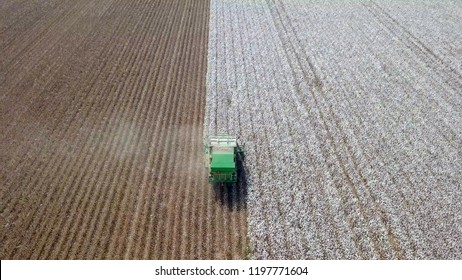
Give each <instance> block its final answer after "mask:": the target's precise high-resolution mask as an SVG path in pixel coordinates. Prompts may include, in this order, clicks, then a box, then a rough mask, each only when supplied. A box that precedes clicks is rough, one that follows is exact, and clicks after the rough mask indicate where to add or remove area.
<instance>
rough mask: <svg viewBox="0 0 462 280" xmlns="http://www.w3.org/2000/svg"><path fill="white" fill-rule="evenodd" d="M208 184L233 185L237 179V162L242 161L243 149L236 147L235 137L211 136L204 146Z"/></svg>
mask: <svg viewBox="0 0 462 280" xmlns="http://www.w3.org/2000/svg"><path fill="white" fill-rule="evenodd" d="M205 156H206V163H207V167H208V170H209V182H210V183H211V184H214V183H219V184H220V185H221V186H223V185H224V184H233V183H236V182H237V179H238V171H239V170H238V161H242V160H244V147H243V146H240V145H238V143H237V140H236V137H232V136H228V135H224V134H221V135H217V136H211V137H210V138H209V141H208V143H207V144H206V145H205Z"/></svg>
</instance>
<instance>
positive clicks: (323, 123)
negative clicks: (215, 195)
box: [204, 0, 462, 259]
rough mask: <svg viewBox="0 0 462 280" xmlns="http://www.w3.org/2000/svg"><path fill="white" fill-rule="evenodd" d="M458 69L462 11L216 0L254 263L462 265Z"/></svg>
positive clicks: (217, 125) (217, 63)
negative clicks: (242, 148) (241, 151)
mask: <svg viewBox="0 0 462 280" xmlns="http://www.w3.org/2000/svg"><path fill="white" fill-rule="evenodd" d="M461 65H462V1H443V0H441V1H417V0H415V1H391V0H389V1H359V0H356V1H302V0H300V1H295V0H293V1H277V0H274V1H270V0H268V1H263V0H239V1H238V0H212V1H211V15H210V33H209V46H208V70H207V71H208V72H207V100H206V115H205V131H204V134H205V135H210V134H215V133H229V134H231V135H236V136H238V137H239V139H240V141H241V142H243V143H245V144H246V160H245V163H244V166H245V174H246V182H245V184H246V187H247V193H248V194H247V211H248V236H249V244H250V245H249V246H250V250H249V255H250V257H251V258H254V259H461V258H462V66H461ZM241 183H242V182H241Z"/></svg>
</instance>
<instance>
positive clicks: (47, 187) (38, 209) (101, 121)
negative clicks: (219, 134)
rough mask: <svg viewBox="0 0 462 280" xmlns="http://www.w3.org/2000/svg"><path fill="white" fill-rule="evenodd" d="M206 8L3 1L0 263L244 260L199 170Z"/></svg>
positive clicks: (239, 199)
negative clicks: (62, 260)
mask: <svg viewBox="0 0 462 280" xmlns="http://www.w3.org/2000/svg"><path fill="white" fill-rule="evenodd" d="M208 21H209V2H208V1H207V0H199V1H198V0H190V1H170V0H161V1H143V0H139V1H123V0H104V1H92V0H78V1H75V0H65V1H57V0H47V1H20V0H12V1H2V4H0V100H1V101H0V131H1V132H2V133H1V135H0V145H1V150H0V162H1V164H0V186H1V187H0V201H1V204H0V226H1V227H0V258H1V259H114V258H116V259H119V258H126V259H148V258H154V259H176V258H182V259H195V258H219V259H222V258H243V257H244V256H245V251H246V246H247V244H246V227H247V226H246V208H245V203H244V199H243V198H244V194H245V193H244V191H243V190H239V189H233V190H231V189H230V190H225V191H223V192H215V191H214V190H213V189H212V188H210V186H209V185H208V182H207V174H206V170H205V168H204V165H203V156H202V155H203V150H202V149H203V147H202V134H203V118H204V110H205V76H206V65H207V40H208Z"/></svg>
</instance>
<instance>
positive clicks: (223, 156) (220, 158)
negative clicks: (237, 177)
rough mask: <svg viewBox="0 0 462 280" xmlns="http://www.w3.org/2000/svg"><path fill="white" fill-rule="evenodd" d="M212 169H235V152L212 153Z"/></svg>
mask: <svg viewBox="0 0 462 280" xmlns="http://www.w3.org/2000/svg"><path fill="white" fill-rule="evenodd" d="M211 167H212V168H235V163H234V150H232V149H230V151H220V150H219V151H212V163H211Z"/></svg>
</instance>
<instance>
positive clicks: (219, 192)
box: [211, 160, 247, 211]
mask: <svg viewBox="0 0 462 280" xmlns="http://www.w3.org/2000/svg"><path fill="white" fill-rule="evenodd" d="M236 164H237V170H238V180H237V183H233V184H223V185H221V184H218V183H215V184H213V185H212V186H211V187H212V188H213V191H214V193H215V199H216V200H217V201H218V202H219V203H220V204H221V205H222V206H224V207H228V209H229V210H230V211H241V210H245V208H246V207H247V204H246V202H247V174H246V170H245V169H244V166H243V162H242V161H240V160H239V161H237V163H236Z"/></svg>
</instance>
